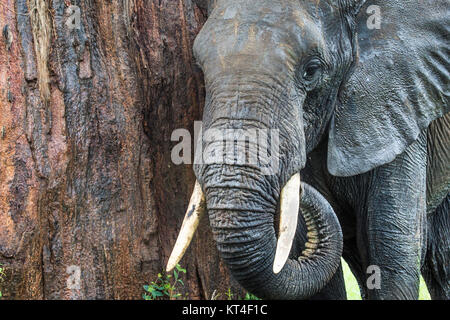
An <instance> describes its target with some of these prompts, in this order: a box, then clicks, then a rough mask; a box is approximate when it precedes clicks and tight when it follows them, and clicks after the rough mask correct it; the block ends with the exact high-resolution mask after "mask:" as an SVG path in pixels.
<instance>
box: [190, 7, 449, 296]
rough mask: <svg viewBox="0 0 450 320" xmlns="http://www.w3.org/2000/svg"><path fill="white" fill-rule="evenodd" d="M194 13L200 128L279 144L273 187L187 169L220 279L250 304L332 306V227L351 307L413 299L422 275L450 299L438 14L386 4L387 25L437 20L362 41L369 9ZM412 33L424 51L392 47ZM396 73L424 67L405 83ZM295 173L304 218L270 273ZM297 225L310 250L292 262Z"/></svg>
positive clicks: (243, 170)
mask: <svg viewBox="0 0 450 320" xmlns="http://www.w3.org/2000/svg"><path fill="white" fill-rule="evenodd" d="M200 2H201V3H200V4H201V5H204V6H208V12H209V14H210V15H209V19H208V21H207V22H206V24H205V25H204V27H203V29H202V31H201V32H200V33H199V35H198V37H197V39H196V42H195V46H194V53H195V56H196V58H197V61H198V64H199V65H200V66H201V68H202V69H203V71H204V74H205V82H206V95H207V97H206V98H207V99H206V101H207V103H206V106H205V111H204V118H203V130H204V131H205V130H208V129H244V130H245V129H254V128H257V129H276V130H278V132H279V136H280V150H279V160H280V162H279V170H277V172H276V173H275V174H273V175H263V174H261V172H260V170H259V169H258V168H255V167H253V166H243V165H233V164H229V163H215V164H198V165H196V166H195V167H194V169H195V174H196V176H197V179H198V181H199V182H200V184H201V187H202V190H203V192H204V194H205V196H206V203H207V210H208V214H209V219H210V224H211V227H212V230H213V233H214V236H215V239H216V241H217V245H218V249H219V252H220V253H221V256H222V258H223V259H224V261H225V262H226V263H227V265H228V267H229V269H230V272H231V273H232V274H233V276H234V277H235V278H236V279H237V280H238V281H239V282H240V283H241V284H242V285H243V286H244V287H245V288H246V289H247V290H249V291H251V292H253V293H255V294H257V295H259V296H260V297H262V298H270V299H306V298H313V299H345V288H344V282H343V277H342V269H341V268H340V266H339V257H340V255H341V252H340V250H341V248H342V246H341V244H339V241H341V240H340V237H338V236H335V235H337V234H339V233H340V227H339V226H338V227H337V226H336V224H335V221H334V220H335V214H336V215H337V217H338V219H339V222H340V226H341V227H342V231H343V234H344V249H343V256H344V258H345V259H346V260H347V261H348V263H349V264H350V267H351V268H352V271H353V272H354V273H355V275H356V277H357V279H358V281H359V284H360V287H361V291H362V295H363V297H364V298H368V299H416V298H417V297H418V285H419V275H420V271H421V268H422V271H423V274H424V277H425V280H426V282H427V285H428V287H429V289H430V293H431V295H432V297H433V298H435V299H448V298H450V288H449V281H450V271H449V266H448V261H449V260H450V253H449V250H450V249H449V247H450V243H449V238H450V235H449V220H450V218H449V213H448V207H449V204H448V202H449V197H448V190H449V176H450V173H449V171H450V170H449V166H448V163H449V162H450V158H449V154H450V152H449V150H448V146H449V145H450V143H449V131H450V125H449V121H448V111H449V110H448V100H447V99H448V88H447V87H448V80H449V79H448V60H449V58H448V52H449V50H448V44H446V42H445V41H443V40H442V35H443V34H445V33H447V32H448V27H447V25H446V24H445V23H446V22H445V21H444V22H442V21H441V22H439V19H442V17H445V16H447V17H448V4H446V1H431V0H430V1H425V3H422V4H420V5H419V4H416V3H417V1H414V2H412V1H411V3H409V1H391V2H390V3H391V4H390V5H386V6H385V7H384V9H385V10H386V11H387V14H386V19H387V21H388V22H391V23H393V21H394V20H395V19H394V17H395V16H396V14H397V13H398V12H400V11H401V12H403V17H398V15H397V18H398V19H407V18H408V17H409V19H411V16H412V15H413V14H414V13H417V12H416V11H418V12H420V11H425V10H428V11H429V12H430V11H432V12H434V11H436V9H439V10H437V11H439V12H440V13H439V14H437V15H436V17H434V16H433V17H432V18H430V19H431V20H430V21H431V22H430V21H423V22H422V23H416V24H414V27H413V26H412V25H413V24H411V23H410V24H405V21H406V20H405V21H403V23H404V24H403V27H402V28H403V29H400V27H399V29H396V28H393V27H392V25H391V26H390V27H389V28H387V29H389V30H386V29H385V30H384V37H385V39H384V40H383V39H382V40H383V41H380V39H379V38H377V37H380V35H379V34H371V33H369V31H367V30H366V29H367V28H366V29H364V28H365V21H366V20H365V19H366V17H367V16H366V15H365V10H366V8H367V6H368V5H370V4H379V5H380V6H381V7H382V8H383V2H381V1H368V3H367V4H365V5H364V3H365V1H356V0H354V1H350V0H348V1H344V0H341V1H337V0H335V1H333V0H326V1H297V0H285V1H281V0H270V1H269V0H258V1H255V0H252V1H250V0H216V1H200ZM378 2H380V3H378ZM401 3H404V4H401ZM363 5H364V7H363V9H362V10H361V11H360V9H361V6H363ZM403 6H404V7H403ZM414 6H416V7H414ZM407 8H409V9H407ZM411 8H412V9H411ZM425 8H428V9H425ZM389 10H390V11H389ZM408 10H409V11H408ZM414 10H415V11H414ZM433 10H434V11H433ZM408 12H409V13H410V16H408ZM389 13H391V16H390V15H389ZM423 15H424V16H427V14H426V13H424V14H423ZM428 16H431V14H430V15H428ZM389 18H391V20H389ZM446 20H448V19H446ZM416 22H417V21H416ZM419 22H420V21H419ZM433 23H435V25H433ZM399 25H401V23H400V22H399ZM416 25H417V27H416ZM437 25H439V27H437ZM420 27H423V31H424V32H429V33H430V35H431V36H430V37H429V41H430V43H431V42H433V40H434V42H435V43H434V44H433V46H431V45H430V46H429V47H421V46H419V45H417V47H415V48H414V49H411V48H408V45H405V43H406V44H407V43H408V42H404V43H403V46H402V48H403V49H401V48H400V46H398V42H401V41H402V40H405V39H404V38H402V37H405V34H406V35H407V36H408V35H409V33H407V31H408V30H409V29H408V28H410V29H411V30H409V31H411V33H412V31H414V30H412V29H414V28H420ZM416 31H417V30H415V31H414V32H416ZM389 32H391V33H389ZM358 34H359V35H360V38H359V43H358V41H357V38H358ZM407 36H406V37H407ZM433 37H434V38H433ZM393 39H395V41H397V43H396V42H395V41H394V40H393ZM406 40H407V38H406ZM406 40H405V41H406ZM413 40H414V39H413ZM413 40H412V42H411V43H412V44H415V43H419V42H418V41H416V42H414V41H413ZM420 43H422V41H421V42H420ZM383 46H384V47H383ZM439 46H441V47H439ZM430 48H431V49H430ZM358 50H359V51H360V52H359V54H358V53H357V52H358ZM363 50H366V51H363ZM402 50H404V51H402ZM430 50H431V51H433V50H435V51H433V52H429V51H430ZM384 52H389V54H388V55H387V56H384V57H383V54H384ZM409 55H412V56H411V57H410V56H409ZM414 55H416V56H414ZM357 56H359V57H360V58H359V61H358V59H357ZM401 57H403V58H401ZM421 57H429V59H425V58H424V61H425V62H423V61H422V60H420V59H419V60H418V59H417V58H421ZM397 58H398V60H397ZM402 59H403V60H402ZM411 59H412V60H411ZM405 60H406V62H405ZM408 61H416V64H415V65H418V66H427V68H426V69H420V72H416V71H417V70H415V69H414V66H412V65H411V64H410V63H409V62H408ZM422 62H423V63H422ZM417 74H418V76H417ZM414 77H416V78H417V77H418V79H419V80H420V81H418V82H416V80H417V79H416V78H414ZM363 80H365V81H367V83H365V82H364V81H363ZM411 82H412V83H414V84H415V85H413V86H411V85H408V84H410V83H411ZM446 86H447V87H446ZM397 98H398V99H397ZM399 101H400V102H399ZM405 105H406V107H405ZM377 108H380V110H378V109H377ZM446 114H447V116H444V115H446ZM443 116H444V117H443ZM436 119H437V120H436ZM433 121H434V122H433ZM430 123H432V125H431V126H429V124H430ZM208 147H211V143H208V142H204V148H205V149H207V148H208ZM225 157H227V154H225ZM298 172H301V177H302V181H303V183H304V189H306V190H307V191H306V192H305V191H304V192H303V193H302V199H301V202H302V205H301V206H300V208H301V210H300V211H301V212H300V216H302V217H303V218H300V219H299V222H298V228H297V233H296V237H295V240H294V244H293V247H292V250H291V253H290V259H289V260H288V261H287V263H286V265H285V267H284V268H283V270H282V271H281V272H280V273H279V274H274V273H273V272H272V263H273V261H274V255H275V247H276V232H277V231H276V222H277V215H278V206H279V198H280V193H281V190H282V188H283V186H284V185H285V184H286V183H287V181H288V180H289V178H290V177H292V176H293V175H294V174H295V173H298ZM438 177H439V178H438ZM316 190H317V191H318V192H317V191H316ZM323 197H324V198H323ZM325 199H326V200H325ZM328 204H330V205H331V207H329V205H328ZM320 212H321V213H320ZM311 217H313V218H312V219H313V221H314V223H313V224H314V225H315V228H316V229H315V231H317V234H318V235H319V236H318V239H315V240H318V241H319V246H318V248H315V250H314V252H313V253H308V254H305V251H304V249H305V242H306V241H307V237H306V236H305V233H306V230H307V229H308V228H307V227H306V225H307V224H308V223H305V221H307V222H308V221H309V219H310V218H311ZM308 231H311V230H310V229H308ZM330 239H331V240H330ZM308 240H310V239H309V238H308ZM313 240H314V239H313ZM300 256H301V257H302V258H301V259H297V258H298V257H300ZM371 265H376V266H378V267H379V268H380V270H381V287H380V288H368V287H367V286H366V280H367V277H368V276H369V275H370V274H369V275H368V274H367V273H366V270H367V268H368V267H369V266H371ZM336 270H337V272H336Z"/></svg>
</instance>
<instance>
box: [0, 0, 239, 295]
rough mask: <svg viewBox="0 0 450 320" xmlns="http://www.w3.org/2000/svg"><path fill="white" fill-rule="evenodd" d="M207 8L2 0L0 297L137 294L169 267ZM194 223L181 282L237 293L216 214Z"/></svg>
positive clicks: (198, 289)
mask: <svg viewBox="0 0 450 320" xmlns="http://www.w3.org/2000/svg"><path fill="white" fill-rule="evenodd" d="M70 5H76V6H78V7H79V8H80V13H81V20H80V22H81V23H80V25H79V28H78V26H77V25H76V26H75V28H74V27H73V25H68V24H67V21H68V19H72V18H73V17H74V16H73V14H74V11H71V10H69V6H70ZM205 15H206V13H205V10H204V9H201V8H199V7H197V6H196V5H195V4H194V3H193V1H192V0H111V1H99V0H98V1H94V0H76V1H74V0H72V1H69V0H65V1H64V0H2V2H1V3H0V28H1V30H2V33H1V36H2V41H1V42H0V264H2V265H3V268H4V269H5V272H6V278H5V280H4V281H3V282H2V283H0V291H2V293H3V296H4V298H6V299H140V298H141V296H142V294H143V285H145V284H148V283H149V282H151V281H153V280H155V279H156V277H157V274H158V273H159V272H161V271H162V270H163V269H164V268H165V264H166V263H167V260H168V257H169V255H170V252H171V249H172V247H173V244H174V243H175V240H176V237H177V233H178V230H179V228H180V226H181V222H182V220H183V217H184V212H185V209H186V206H187V204H188V202H189V197H190V192H192V189H193V186H194V182H195V178H194V175H193V171H192V167H191V166H187V165H180V166H176V165H174V164H173V163H172V161H171V149H172V148H173V146H174V145H175V144H176V143H177V142H171V141H170V138H171V134H172V132H173V130H175V129H177V128H186V129H189V130H190V131H191V134H192V136H193V122H194V120H200V119H201V115H202V109H203V104H204V87H203V78H202V74H201V71H200V70H199V69H198V68H197V67H196V66H195V62H194V59H193V56H192V45H193V41H194V38H195V36H196V34H197V32H198V31H199V30H200V28H201V26H202V24H203V23H204V22H205V19H206V16H205ZM199 229H200V230H199V232H198V234H197V235H196V236H195V238H194V240H193V243H192V244H191V248H190V249H189V250H188V252H187V254H186V256H185V258H184V259H183V260H182V261H181V264H182V266H183V267H186V269H187V274H186V275H185V277H184V280H185V287H184V288H181V292H182V293H183V294H188V298H191V299H210V298H211V295H212V293H213V292H214V291H216V293H219V294H221V296H220V297H221V298H225V292H227V290H228V289H229V288H230V289H231V291H232V292H234V293H235V294H236V295H241V296H242V294H243V292H242V289H241V288H240V287H239V286H238V285H237V283H236V282H235V281H234V280H232V279H230V277H229V275H228V271H227V270H226V269H225V267H224V265H223V264H222V262H221V261H220V259H219V257H218V254H217V251H216V249H215V244H214V242H213V240H212V236H211V232H210V228H209V222H208V220H207V218H205V219H204V220H203V221H202V223H201V226H200V228H199ZM70 266H75V267H79V268H80V271H81V276H80V280H81V281H80V287H79V288H77V287H76V286H75V287H73V286H71V285H68V279H69V277H70V276H71V274H70V272H71V269H68V268H70Z"/></svg>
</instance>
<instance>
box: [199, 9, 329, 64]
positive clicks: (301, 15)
mask: <svg viewBox="0 0 450 320" xmlns="http://www.w3.org/2000/svg"><path fill="white" fill-rule="evenodd" d="M271 3H272V2H271ZM221 4H222V5H221V6H218V7H216V8H215V10H214V12H213V14H212V16H211V17H210V18H209V19H208V21H207V23H206V24H205V26H204V28H203V29H202V31H201V32H200V34H199V36H198V37H197V40H196V43H195V46H194V51H195V53H196V56H197V58H199V60H200V62H202V60H203V59H209V60H212V61H214V63H217V61H219V64H222V65H223V66H225V65H227V66H229V65H230V64H231V65H232V64H234V63H239V61H242V59H235V57H236V55H240V56H244V57H245V56H248V57H252V58H249V60H253V61H254V63H263V64H265V63H267V62H268V60H272V61H273V60H274V59H278V60H281V61H284V62H286V63H290V62H292V61H291V60H297V58H298V57H301V56H302V55H303V54H304V53H305V52H307V51H309V50H310V49H311V48H314V49H315V48H318V47H319V48H320V47H324V46H325V44H324V43H325V41H324V39H323V35H322V33H321V31H320V29H319V26H318V24H317V23H316V22H315V20H314V19H313V18H312V17H311V16H310V15H309V13H308V12H307V10H305V9H302V8H301V7H300V6H298V2H297V6H295V7H294V6H293V5H292V4H291V3H290V1H285V2H280V1H274V2H273V3H272V4H273V5H272V6H269V2H267V1H256V2H254V3H250V2H249V1H230V2H226V5H225V2H221ZM244 62H247V61H245V59H244ZM288 67H292V66H288ZM274 71H275V70H274ZM278 71H280V70H278Z"/></svg>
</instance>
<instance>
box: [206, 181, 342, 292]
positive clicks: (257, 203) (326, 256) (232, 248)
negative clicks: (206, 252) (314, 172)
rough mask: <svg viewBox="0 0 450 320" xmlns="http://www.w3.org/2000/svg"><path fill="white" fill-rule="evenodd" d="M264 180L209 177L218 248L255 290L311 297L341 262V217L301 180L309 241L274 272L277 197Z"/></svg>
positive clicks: (234, 271)
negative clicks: (271, 195)
mask: <svg viewBox="0 0 450 320" xmlns="http://www.w3.org/2000/svg"><path fill="white" fill-rule="evenodd" d="M209 176H218V175H214V174H210V175H209ZM236 176H238V177H239V176H248V175H245V174H236ZM240 180H241V181H242V179H240ZM262 185H263V183H262V182H261V181H260V182H258V181H255V180H253V179H250V180H249V181H247V182H246V183H245V185H244V184H242V183H234V182H230V181H218V180H217V179H215V181H214V183H212V184H209V185H208V183H206V185H205V187H204V190H205V192H206V201H207V207H208V213H209V217H210V223H211V227H212V230H213V234H214V237H215V239H216V241H217V247H218V249H219V252H220V254H221V256H222V258H223V259H224V261H225V263H226V264H227V265H228V267H229V269H230V271H231V273H232V275H233V276H234V277H235V278H236V279H237V280H238V281H239V282H240V284H241V285H242V286H243V287H244V288H246V289H247V290H249V291H250V292H252V293H254V294H256V295H257V296H259V297H261V298H266V299H305V298H308V297H310V296H312V295H313V294H315V293H317V292H318V291H319V290H320V289H321V288H322V287H323V286H324V285H325V284H326V283H327V282H328V281H329V280H330V279H331V277H332V276H333V275H334V273H335V272H336V270H337V268H338V266H339V261H340V257H341V254H342V231H341V229H340V225H339V222H338V220H337V217H336V216H335V214H334V212H333V209H332V208H331V206H330V205H329V203H328V202H327V201H326V200H325V199H324V198H323V197H322V195H320V194H319V193H318V192H317V191H316V190H315V189H314V188H312V187H311V186H309V185H307V184H305V183H302V188H301V189H302V193H301V201H300V212H301V214H303V216H304V219H305V222H306V224H307V228H308V242H307V243H306V244H305V250H304V251H303V252H302V254H301V256H300V257H293V256H290V257H289V259H288V261H287V262H286V265H285V266H284V268H283V269H282V270H281V272H280V273H278V274H275V273H274V272H273V270H272V264H273V261H274V258H275V249H276V245H277V238H276V233H275V228H274V218H275V214H276V211H277V199H274V198H272V197H270V196H268V194H270V192H266V191H265V190H264V187H261V186H262ZM249 186H252V187H250V188H249Z"/></svg>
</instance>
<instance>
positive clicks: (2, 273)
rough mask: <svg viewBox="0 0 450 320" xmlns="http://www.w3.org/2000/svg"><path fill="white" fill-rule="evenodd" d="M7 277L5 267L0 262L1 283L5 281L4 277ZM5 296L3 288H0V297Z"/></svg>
mask: <svg viewBox="0 0 450 320" xmlns="http://www.w3.org/2000/svg"><path fill="white" fill-rule="evenodd" d="M4 278H5V269H4V268H3V267H2V265H1V264H0V284H1V283H2V282H3V279H4ZM2 297H3V294H2V290H1V288H0V299H1V298H2Z"/></svg>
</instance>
